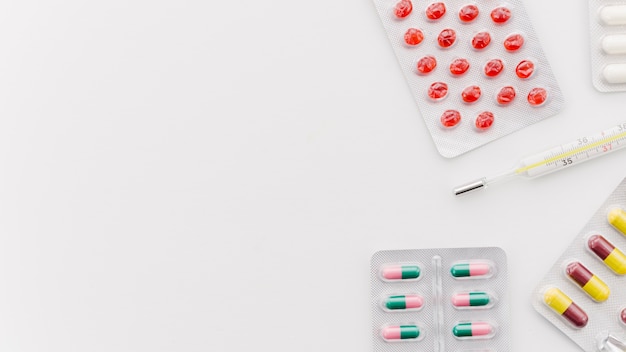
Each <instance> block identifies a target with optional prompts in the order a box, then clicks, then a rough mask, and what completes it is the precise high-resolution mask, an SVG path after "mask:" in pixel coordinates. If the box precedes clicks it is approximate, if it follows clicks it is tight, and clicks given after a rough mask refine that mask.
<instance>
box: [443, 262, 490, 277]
mask: <svg viewBox="0 0 626 352" xmlns="http://www.w3.org/2000/svg"><path fill="white" fill-rule="evenodd" d="M490 273H491V265H489V264H488V263H483V262H469V263H459V264H455V265H453V266H452V268H450V274H452V276H454V277H480V276H486V275H488V274H490Z"/></svg>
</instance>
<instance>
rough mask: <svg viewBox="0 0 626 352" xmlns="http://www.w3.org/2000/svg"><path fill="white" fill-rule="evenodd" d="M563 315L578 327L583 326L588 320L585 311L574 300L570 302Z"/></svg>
mask: <svg viewBox="0 0 626 352" xmlns="http://www.w3.org/2000/svg"><path fill="white" fill-rule="evenodd" d="M563 316H564V317H565V318H566V319H567V320H569V321H571V322H572V323H573V324H574V325H575V326H577V327H579V328H583V327H585V326H586V325H587V322H588V321H589V317H588V316H587V313H585V311H584V310H582V308H580V307H579V306H578V304H576V303H574V302H572V304H570V306H569V307H568V308H567V310H566V311H565V312H564V313H563Z"/></svg>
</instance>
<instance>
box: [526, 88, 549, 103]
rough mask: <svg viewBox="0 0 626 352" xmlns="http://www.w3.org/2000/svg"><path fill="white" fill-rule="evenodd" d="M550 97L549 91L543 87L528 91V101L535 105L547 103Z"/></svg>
mask: <svg viewBox="0 0 626 352" xmlns="http://www.w3.org/2000/svg"><path fill="white" fill-rule="evenodd" d="M547 97H548V92H547V91H546V90H545V89H543V88H533V89H531V90H530V92H529V93H528V103H530V105H533V106H538V105H541V104H543V103H545V101H546V98H547Z"/></svg>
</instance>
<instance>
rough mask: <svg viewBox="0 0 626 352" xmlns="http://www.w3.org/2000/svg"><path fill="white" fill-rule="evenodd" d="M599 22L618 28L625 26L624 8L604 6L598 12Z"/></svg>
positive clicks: (625, 11) (622, 6) (623, 6)
mask: <svg viewBox="0 0 626 352" xmlns="http://www.w3.org/2000/svg"><path fill="white" fill-rule="evenodd" d="M600 20H601V21H602V23H604V24H606V25H608V26H619V25H623V24H626V6H625V5H612V6H604V7H603V8H602V9H601V10H600Z"/></svg>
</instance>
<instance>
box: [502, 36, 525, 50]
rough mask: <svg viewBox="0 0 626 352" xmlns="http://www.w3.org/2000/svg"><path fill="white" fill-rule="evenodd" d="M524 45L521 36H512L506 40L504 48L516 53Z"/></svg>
mask: <svg viewBox="0 0 626 352" xmlns="http://www.w3.org/2000/svg"><path fill="white" fill-rule="evenodd" d="M522 45H524V37H522V35H521V34H511V35H509V36H508V37H506V39H505V40H504V48H505V49H506V50H508V51H516V50H518V49H519V48H521V47H522Z"/></svg>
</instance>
